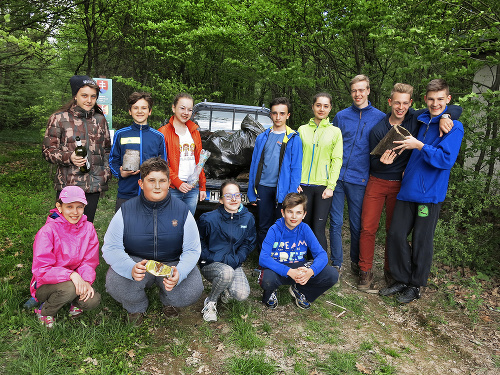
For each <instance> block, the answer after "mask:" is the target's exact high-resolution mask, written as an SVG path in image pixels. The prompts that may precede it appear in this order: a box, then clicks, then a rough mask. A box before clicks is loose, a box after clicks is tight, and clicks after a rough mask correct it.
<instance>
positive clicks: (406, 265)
mask: <svg viewBox="0 0 500 375" xmlns="http://www.w3.org/2000/svg"><path fill="white" fill-rule="evenodd" d="M426 91H427V93H426V95H425V97H424V99H425V101H426V103H427V111H425V112H424V113H422V114H421V115H420V116H418V120H419V121H421V122H422V123H423V125H422V126H421V127H420V130H419V132H418V136H417V138H415V137H413V136H408V137H406V139H405V140H404V141H395V143H398V144H399V146H397V147H395V148H394V150H395V151H393V153H395V152H398V151H400V150H406V149H409V150H413V151H412V154H411V157H410V160H409V161H408V165H407V166H406V169H405V172H404V176H403V180H402V182H401V189H400V191H399V194H398V196H397V201H396V206H395V207H394V213H393V217H392V222H391V228H390V229H389V233H388V239H387V256H388V260H389V269H390V271H391V274H392V277H393V278H394V279H395V280H396V282H395V283H394V284H392V285H391V286H389V287H388V288H385V289H382V290H381V291H380V294H381V295H383V296H389V295H392V294H396V293H399V295H398V297H397V299H398V301H399V302H400V303H409V302H411V301H413V300H415V299H418V298H420V287H421V286H425V285H427V278H428V277H429V273H430V269H431V264H432V255H433V241H434V231H435V229H436V225H437V220H438V217H439V210H440V208H441V203H442V202H443V201H444V198H445V197H446V191H447V189H448V181H449V177H450V171H451V168H452V167H453V164H455V161H456V159H457V156H458V152H459V151H460V145H461V143H462V138H463V136H464V128H463V125H462V123H461V122H460V121H457V120H454V121H453V128H452V129H451V130H450V131H449V133H448V134H445V135H443V136H440V130H439V120H440V119H441V116H442V114H443V113H445V112H446V110H447V104H448V103H449V102H450V100H451V95H450V93H449V87H448V84H447V83H446V81H444V80H443V79H434V80H432V81H430V82H429V84H428V85H427V90H426ZM411 232H413V233H412V241H411V245H410V244H409V243H408V240H407V238H408V235H409V234H410V233H411Z"/></svg>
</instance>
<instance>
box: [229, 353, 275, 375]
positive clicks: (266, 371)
mask: <svg viewBox="0 0 500 375" xmlns="http://www.w3.org/2000/svg"><path fill="white" fill-rule="evenodd" d="M227 368H228V371H229V373H230V374H234V375H257V374H258V375H271V374H275V373H276V368H275V366H274V365H273V364H271V363H269V362H268V361H267V359H266V358H265V357H264V356H262V355H250V356H245V357H237V356H235V357H231V358H229V360H228V362H227Z"/></svg>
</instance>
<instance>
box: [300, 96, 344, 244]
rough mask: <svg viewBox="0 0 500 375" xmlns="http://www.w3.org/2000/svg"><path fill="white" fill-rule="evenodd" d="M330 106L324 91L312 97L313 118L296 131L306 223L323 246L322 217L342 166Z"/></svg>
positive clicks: (325, 217)
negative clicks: (305, 204) (298, 139)
mask: <svg viewBox="0 0 500 375" xmlns="http://www.w3.org/2000/svg"><path fill="white" fill-rule="evenodd" d="M331 109H332V97H331V96H330V94H328V93H326V92H322V93H319V94H317V95H316V96H315V97H314V98H313V104H312V110H313V113H314V117H313V118H312V119H311V120H310V121H309V123H308V124H305V125H302V126H301V127H300V128H299V130H298V132H299V134H300V139H301V140H302V153H303V157H302V176H301V181H300V188H299V189H301V190H302V192H303V193H304V194H305V195H306V196H307V215H306V217H305V218H304V222H305V223H306V224H308V225H309V226H310V227H311V229H312V230H313V232H314V234H315V235H316V237H317V238H318V241H319V243H320V244H321V246H323V249H325V251H326V249H327V247H326V235H325V227H326V219H327V217H328V213H329V211H330V206H331V204H332V196H333V190H334V189H335V185H336V183H337V179H338V177H339V173H340V168H341V167H342V153H343V147H342V134H341V132H340V129H339V128H337V127H334V126H333V125H332V124H331V123H330V120H329V118H328V115H329V114H330V111H331Z"/></svg>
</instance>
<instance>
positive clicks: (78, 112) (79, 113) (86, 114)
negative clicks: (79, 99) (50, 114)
mask: <svg viewBox="0 0 500 375" xmlns="http://www.w3.org/2000/svg"><path fill="white" fill-rule="evenodd" d="M69 112H71V113H73V115H74V116H75V117H80V118H81V117H83V118H92V116H94V114H95V110H94V108H93V107H92V109H91V110H90V111H86V110H84V109H83V108H81V107H80V106H77V105H76V104H73V105H72V106H71V108H70V109H69Z"/></svg>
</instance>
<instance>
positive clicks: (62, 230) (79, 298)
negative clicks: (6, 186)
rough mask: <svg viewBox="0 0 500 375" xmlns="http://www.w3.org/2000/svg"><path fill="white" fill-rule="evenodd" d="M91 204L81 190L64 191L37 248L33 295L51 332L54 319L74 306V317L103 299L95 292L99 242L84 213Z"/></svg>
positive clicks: (41, 234) (68, 188)
mask: <svg viewBox="0 0 500 375" xmlns="http://www.w3.org/2000/svg"><path fill="white" fill-rule="evenodd" d="M86 204H87V200H86V199H85V193H84V191H83V190H82V189H81V188H80V187H78V186H67V187H65V188H64V189H62V191H61V194H60V195H59V200H58V201H57V202H56V208H55V209H52V210H51V211H50V215H49V217H48V218H47V221H46V222H45V225H44V226H43V227H42V228H41V229H40V230H39V231H38V233H37V234H36V236H35V242H34V244H33V266H32V272H33V278H32V279H31V285H30V291H31V295H32V296H33V297H34V298H36V299H37V300H38V301H39V302H42V304H41V305H40V307H39V308H38V309H35V313H36V314H37V317H38V319H39V320H40V322H42V324H44V325H45V326H47V327H48V328H51V327H52V326H53V325H54V315H56V313H57V311H59V309H60V308H61V307H62V306H64V305H65V304H67V303H68V302H71V307H70V310H69V315H70V316H73V317H75V316H78V315H80V314H81V313H82V312H83V311H84V310H91V309H93V308H95V307H97V306H98V305H99V302H100V300H101V295H100V294H99V293H98V292H96V291H95V290H94V288H93V287H92V283H93V282H94V280H95V276H96V273H95V269H96V267H97V265H98V264H99V240H98V239H97V234H96V231H95V229H94V226H93V224H92V223H91V222H89V221H87V216H85V215H84V214H83V210H84V208H85V205H86Z"/></svg>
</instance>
